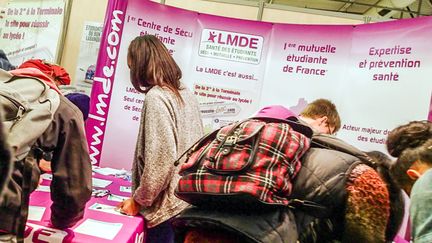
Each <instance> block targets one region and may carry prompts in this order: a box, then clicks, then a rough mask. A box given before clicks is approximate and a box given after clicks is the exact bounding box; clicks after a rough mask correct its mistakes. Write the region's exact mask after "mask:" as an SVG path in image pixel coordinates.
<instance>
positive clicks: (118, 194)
mask: <svg viewBox="0 0 432 243" xmlns="http://www.w3.org/2000/svg"><path fill="white" fill-rule="evenodd" d="M51 177H52V176H51V175H50V174H44V175H43V176H42V178H43V181H42V182H41V184H40V186H39V187H38V189H37V190H36V191H35V192H33V193H32V194H31V196H30V207H29V219H28V221H27V228H26V234H25V235H26V238H25V242H81V243H91V242H97V243H104V242H111V243H112V242H122V243H123V242H136V243H138V242H143V241H144V232H143V230H144V220H143V218H142V217H140V216H136V217H132V216H126V215H123V214H120V213H119V212H117V211H116V210H115V206H117V205H118V204H119V203H120V201H121V200H122V199H123V198H127V197H129V196H130V195H131V192H130V188H131V183H130V182H128V181H126V180H123V179H119V178H115V177H114V176H104V175H101V174H98V173H94V175H93V188H95V187H96V188H97V189H101V190H109V194H108V195H105V196H103V197H92V198H91V199H90V201H89V202H88V203H87V204H86V210H85V214H84V218H83V219H82V220H80V221H79V222H78V223H77V224H76V225H75V226H74V227H72V228H70V229H67V230H58V229H53V228H49V223H50V216H51V210H50V206H51V203H52V201H51V199H50V192H49V185H50V183H51ZM107 184H109V185H107ZM103 186H105V187H104V188H103Z"/></svg>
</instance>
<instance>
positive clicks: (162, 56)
mask: <svg viewBox="0 0 432 243" xmlns="http://www.w3.org/2000/svg"><path fill="white" fill-rule="evenodd" d="M127 60H128V65H129V68H130V79H131V82H132V85H133V86H134V88H135V89H136V90H138V91H139V92H142V93H146V92H147V91H148V90H150V89H151V88H152V87H153V86H160V87H166V88H168V89H169V90H171V91H172V92H173V93H174V94H175V95H176V97H177V98H178V99H179V100H180V101H182V98H181V96H180V93H179V90H180V89H181V88H180V86H181V82H180V79H181V77H182V72H181V70H180V68H179V66H178V65H177V63H176V62H175V61H174V59H173V58H172V56H171V55H170V53H169V51H168V49H167V48H166V47H165V45H164V44H163V43H162V42H161V41H160V40H159V39H158V38H156V37H155V36H154V35H144V36H138V37H136V38H135V39H134V40H133V41H132V42H131V43H130V45H129V49H128V54H127Z"/></svg>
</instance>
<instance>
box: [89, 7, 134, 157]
mask: <svg viewBox="0 0 432 243" xmlns="http://www.w3.org/2000/svg"><path fill="white" fill-rule="evenodd" d="M127 5H128V1H124V0H110V1H108V6H107V11H106V17H105V23H104V31H103V33H102V39H101V45H100V51H99V56H98V61H97V65H96V73H95V77H94V82H93V88H92V92H91V99H90V101H91V103H90V114H89V119H88V120H87V123H86V134H87V142H88V144H89V150H90V158H91V163H92V164H94V165H97V164H99V160H100V154H101V151H102V146H103V141H104V134H105V126H106V123H107V116H108V110H109V105H110V101H111V93H112V86H113V81H114V80H113V78H114V75H115V72H116V69H117V59H118V54H119V51H118V50H119V47H120V42H121V36H122V33H123V25H124V19H125V13H126V8H127Z"/></svg>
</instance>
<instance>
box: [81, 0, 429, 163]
mask: <svg viewBox="0 0 432 243" xmlns="http://www.w3.org/2000/svg"><path fill="white" fill-rule="evenodd" d="M120 2H121V3H120ZM126 5H127V9H126V10H125V8H126ZM431 25H432V18H430V17H424V18H417V19H410V20H398V21H391V22H385V23H377V24H367V25H358V26H352V25H343V26H338V25H331V26H330V25H327V26H326V25H294V24H272V23H264V22H258V21H247V20H239V19H232V18H224V17H218V16H212V15H206V14H199V13H196V12H193V11H187V10H183V9H178V8H173V7H169V6H165V5H161V4H158V3H154V2H151V1H140V0H129V1H114V2H110V5H109V8H108V17H107V21H106V23H105V28H106V29H105V32H104V39H103V44H102V46H101V53H100V55H99V60H98V68H97V72H96V78H95V84H94V87H93V90H92V97H91V103H92V107H91V115H90V119H89V122H88V124H87V135H88V141H89V146H90V152H91V157H92V162H93V163H98V162H100V164H101V165H102V166H107V167H114V168H119V169H120V168H125V169H130V168H131V166H132V161H133V154H134V150H135V144H136V137H137V134H138V128H139V123H140V116H141V109H142V104H143V102H144V95H143V94H140V93H138V92H137V91H136V90H135V89H134V88H133V87H132V85H131V83H130V80H129V69H128V68H127V63H126V56H127V48H128V45H129V43H130V41H131V40H133V39H134V38H135V37H136V36H140V35H145V34H153V35H155V36H157V37H158V38H159V39H160V40H161V41H162V42H163V43H164V44H165V45H166V46H167V48H168V50H169V51H170V53H171V54H172V56H173V57H174V59H175V60H176V62H177V63H178V64H179V66H180V68H181V69H182V71H183V78H182V82H183V83H184V84H186V86H187V87H188V88H189V89H190V90H192V91H193V92H194V93H195V95H196V96H197V98H198V101H199V103H200V109H201V114H202V118H203V124H204V127H205V130H206V131H207V132H209V131H211V130H213V129H215V128H218V127H220V126H223V125H225V124H228V123H230V122H232V121H235V120H240V119H244V118H246V117H249V116H251V115H253V114H254V113H255V112H256V111H257V110H258V109H259V108H260V107H262V106H265V105H271V104H279V105H285V106H287V107H289V108H291V109H293V110H294V111H296V112H300V111H301V110H302V108H303V107H304V106H305V105H307V103H309V102H311V101H313V100H315V99H317V98H326V99H330V100H332V101H333V102H334V103H335V104H336V106H337V107H338V110H339V112H340V115H341V118H342V123H343V124H342V128H341V130H340V131H339V133H338V137H340V138H342V139H344V140H346V141H348V142H350V143H352V144H353V145H355V146H357V147H359V148H360V149H363V150H381V151H385V146H384V144H385V138H386V135H387V133H388V131H389V130H391V129H392V128H394V127H396V126H397V125H400V124H402V123H405V122H407V121H409V120H424V119H427V118H428V115H429V110H430V107H431V105H430V103H431V102H430V100H431V89H432V82H430V80H429V79H428V77H430V76H432V69H430V68H427V67H429V66H430V65H431V64H432V53H431V50H430V48H429V46H428V43H429V40H430V39H431V38H432V28H431ZM114 81H115V82H114ZM102 145H103V148H102Z"/></svg>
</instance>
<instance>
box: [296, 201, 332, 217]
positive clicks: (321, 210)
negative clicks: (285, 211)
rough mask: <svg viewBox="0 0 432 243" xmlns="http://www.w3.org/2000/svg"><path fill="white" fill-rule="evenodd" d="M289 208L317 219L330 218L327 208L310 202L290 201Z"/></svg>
mask: <svg viewBox="0 0 432 243" xmlns="http://www.w3.org/2000/svg"><path fill="white" fill-rule="evenodd" d="M288 207H289V208H291V209H293V210H302V211H304V212H305V213H306V212H307V214H309V215H311V216H314V217H317V218H326V217H328V216H329V211H328V209H327V207H326V206H323V205H321V204H318V203H315V202H313V201H308V200H300V199H296V198H293V199H290V201H289V204H288Z"/></svg>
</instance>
